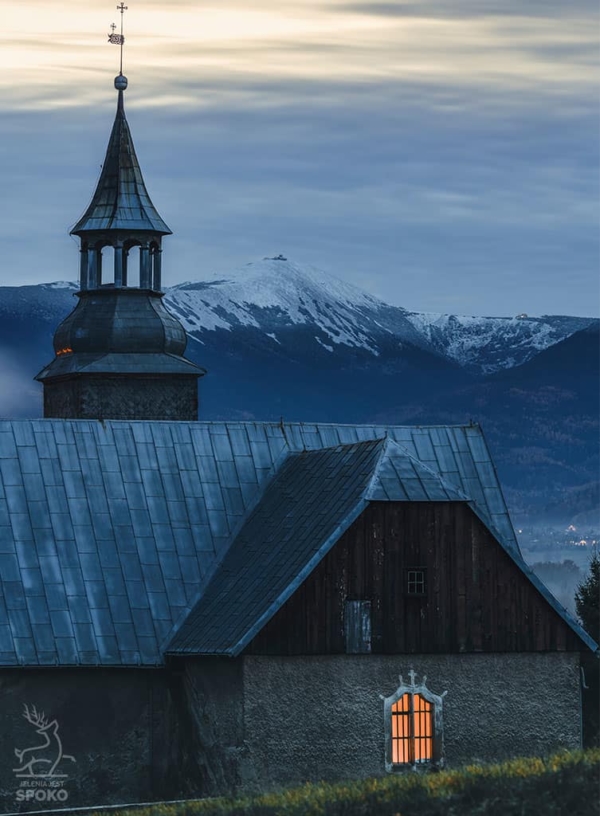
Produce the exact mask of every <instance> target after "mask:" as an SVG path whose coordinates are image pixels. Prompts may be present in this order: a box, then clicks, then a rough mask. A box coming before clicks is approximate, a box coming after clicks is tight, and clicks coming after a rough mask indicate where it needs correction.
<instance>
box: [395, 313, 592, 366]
mask: <svg viewBox="0 0 600 816" xmlns="http://www.w3.org/2000/svg"><path fill="white" fill-rule="evenodd" d="M407 317H408V319H409V320H410V322H411V323H412V325H413V326H414V327H415V329H417V331H419V333H420V334H421V335H422V336H423V338H424V339H426V340H427V341H428V342H429V343H431V345H432V346H433V347H434V348H435V349H437V350H438V351H440V352H442V353H444V354H445V355H446V356H448V357H450V358H451V359H452V360H455V361H456V362H457V363H459V365H461V366H463V367H465V368H470V369H472V370H474V371H477V372H480V373H483V374H492V373H494V372H495V371H500V370H501V369H506V368H513V367H514V366H518V365H521V364H523V363H525V362H527V361H528V360H530V359H531V358H532V357H534V356H535V355H536V354H537V353H538V352H540V351H543V350H544V349H547V348H549V347H550V346H552V345H554V344H555V343H558V342H560V341H561V340H564V339H565V338H567V337H570V336H571V335H572V334H574V333H575V332H577V331H580V330H581V329H584V328H587V327H588V326H590V325H592V324H594V323H597V320H595V319H594V318H584V317H562V316H555V317H528V316H527V315H518V316H517V317H512V318H511V317H469V316H467V315H448V314H430V313H426V312H421V313H418V312H413V313H409V314H407Z"/></svg>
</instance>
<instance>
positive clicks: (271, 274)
mask: <svg viewBox="0 0 600 816" xmlns="http://www.w3.org/2000/svg"><path fill="white" fill-rule="evenodd" d="M166 302H167V304H168V307H169V308H170V309H171V311H172V312H174V313H175V314H176V315H177V317H178V318H179V319H180V320H181V321H182V323H183V324H184V326H185V328H186V330H187V331H188V332H190V333H192V334H195V333H197V332H205V331H215V330H217V329H224V330H226V331H232V330H233V329H234V328H236V327H239V326H249V327H254V328H256V329H259V330H262V331H263V332H264V333H265V335H266V336H268V337H271V338H272V339H273V340H274V342H279V337H278V335H277V332H278V330H279V331H281V330H282V329H285V328H290V327H292V326H304V327H309V326H310V327H311V330H313V331H314V332H317V334H315V335H314V341H315V343H317V344H319V345H320V346H321V347H322V348H325V349H327V350H328V351H330V352H331V353H333V349H334V347H335V346H340V345H345V346H351V347H355V348H361V349H364V350H366V351H367V352H369V353H370V354H373V355H375V356H377V355H378V354H379V350H378V343H377V341H376V336H377V335H378V334H381V333H382V332H387V333H388V334H393V333H399V334H403V335H408V336H410V337H411V338H412V339H413V340H414V341H415V342H417V343H418V335H417V333H416V332H415V331H414V330H413V329H412V326H411V325H410V324H409V323H408V322H407V321H406V320H405V318H404V310H403V309H399V308H394V307H389V306H387V305H386V304H385V303H383V301H380V300H378V299H377V298H375V297H373V296H372V295H369V294H367V293H366V292H363V291H362V290H361V289H358V288H357V287H355V286H352V285H351V284H348V283H344V282H343V281H341V280H339V279H338V278H335V277H334V276H332V275H328V274H326V273H325V272H322V271H321V270H319V269H316V268H315V267H312V266H308V265H303V266H300V265H298V264H296V263H294V262H292V261H289V260H288V259H287V258H284V257H283V256H279V257H277V258H264V259H263V260H262V261H256V262H254V263H249V264H246V266H243V267H241V268H239V269H236V270H234V271H233V272H231V273H229V274H227V275H226V276H225V277H221V278H218V279H215V280H213V281H205V282H197V283H184V284H180V285H179V286H174V287H173V288H172V289H169V290H168V292H167V295H166Z"/></svg>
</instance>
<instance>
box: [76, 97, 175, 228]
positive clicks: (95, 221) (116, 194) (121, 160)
mask: <svg viewBox="0 0 600 816" xmlns="http://www.w3.org/2000/svg"><path fill="white" fill-rule="evenodd" d="M106 230H124V231H126V232H135V231H140V230H141V231H144V232H154V233H158V234H160V235H170V234H171V230H170V229H169V228H168V226H167V225H166V224H165V222H164V221H163V220H162V218H161V217H160V215H159V214H158V211H157V210H156V207H155V206H154V204H153V203H152V201H151V200H150V196H149V195H148V191H147V190H146V185H145V183H144V179H143V177H142V171H141V169H140V165H139V162H138V159H137V156H136V153H135V148H134V146H133V139H132V136H131V131H130V130H129V125H128V123H127V119H126V117H125V107H124V104H123V91H122V90H120V91H119V101H118V105H117V115H116V117H115V123H114V125H113V129H112V132H111V134H110V139H109V141H108V147H107V149H106V157H105V159H104V164H103V165H102V172H101V174H100V179H99V181H98V185H97V187H96V192H95V193H94V197H93V198H92V201H91V203H90V205H89V207H88V208H87V210H86V211H85V213H84V215H83V216H82V217H81V218H80V219H79V221H78V222H77V224H75V226H74V227H73V229H72V230H71V234H72V235H81V234H84V233H86V232H105V231H106Z"/></svg>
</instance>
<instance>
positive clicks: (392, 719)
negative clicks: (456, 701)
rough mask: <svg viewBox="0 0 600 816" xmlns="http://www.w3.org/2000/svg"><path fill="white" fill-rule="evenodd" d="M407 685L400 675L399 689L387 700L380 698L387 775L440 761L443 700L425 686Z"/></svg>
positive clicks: (412, 683)
mask: <svg viewBox="0 0 600 816" xmlns="http://www.w3.org/2000/svg"><path fill="white" fill-rule="evenodd" d="M409 676H410V683H409V684H406V683H405V682H404V680H403V679H402V675H400V686H399V687H398V689H397V690H396V692H395V693H394V694H392V696H391V697H385V698H383V701H384V718H385V739H386V746H385V767H386V770H388V771H394V770H400V769H402V768H406V767H411V766H412V767H415V766H417V765H428V764H429V765H439V764H441V763H442V758H443V719H442V705H443V698H444V696H445V694H446V692H444V694H442V695H441V696H439V695H437V694H433V692H431V691H429V689H428V688H427V686H426V685H425V683H426V681H427V678H426V677H423V680H422V681H421V683H419V684H417V683H416V682H415V679H416V675H415V673H414V671H412V670H411V671H410V673H409Z"/></svg>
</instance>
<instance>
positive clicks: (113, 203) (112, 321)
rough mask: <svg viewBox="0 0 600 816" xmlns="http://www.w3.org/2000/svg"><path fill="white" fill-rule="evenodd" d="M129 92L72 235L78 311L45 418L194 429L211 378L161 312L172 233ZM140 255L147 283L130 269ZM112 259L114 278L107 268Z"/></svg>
mask: <svg viewBox="0 0 600 816" xmlns="http://www.w3.org/2000/svg"><path fill="white" fill-rule="evenodd" d="M113 36H114V37H117V38H118V37H119V35H113ZM121 36H122V35H121ZM113 41H117V40H113ZM122 42H123V40H121V45H122ZM126 87H127V79H126V77H124V76H123V74H122V73H121V74H119V76H117V77H116V79H115V88H116V89H117V92H118V104H117V114H116V117H115V122H114V125H113V128H112V132H111V135H110V139H109V142H108V148H107V151H106V158H105V161H104V165H103V167H102V172H101V175H100V179H99V181H98V185H97V187H96V191H95V193H94V196H93V198H92V201H91V203H90V205H89V207H88V208H87V210H86V211H85V213H84V215H83V216H82V217H81V218H80V220H79V221H78V222H77V224H75V226H74V227H73V229H72V230H71V234H72V235H77V236H78V237H79V239H80V241H81V248H80V250H81V263H80V291H79V292H77V297H78V298H79V303H78V304H77V306H76V307H75V309H74V310H73V311H72V312H71V314H70V315H69V316H68V317H67V318H66V320H64V321H63V322H62V323H61V324H60V326H59V327H58V329H57V330H56V333H55V335H54V351H55V355H56V356H55V359H54V360H53V361H52V362H51V363H50V364H49V365H48V366H46V368H44V369H43V370H42V371H41V372H40V373H39V374H38V375H37V377H36V379H37V380H39V381H40V382H42V383H43V385H44V416H45V417H61V418H65V419H67V418H69V419H77V418H81V419H94V418H95V419H164V420H194V419H197V418H198V393H197V381H198V378H199V377H202V376H203V375H204V374H205V373H206V372H205V371H204V369H202V368H199V367H198V366H196V365H194V363H191V362H190V361H189V360H186V359H185V357H184V356H183V354H184V351H185V347H186V344H187V337H186V334H185V331H184V329H183V326H182V325H181V324H180V323H179V321H178V320H177V319H176V318H175V317H173V315H171V314H170V313H169V312H168V311H167V310H166V309H165V307H164V305H163V303H162V297H163V293H162V291H161V286H162V281H161V277H162V275H161V271H162V270H161V267H162V264H161V257H162V239H163V237H164V236H165V235H170V234H171V230H170V229H169V227H168V226H167V225H166V224H165V222H164V221H163V220H162V218H161V217H160V215H159V214H158V211H157V210H156V208H155V206H154V204H153V203H152V201H151V200H150V196H149V195H148V191H147V190H146V185H145V183H144V179H143V177H142V171H141V170H140V165H139V162H138V159H137V156H136V153H135V149H134V146H133V139H132V137H131V131H130V129H129V125H128V123H127V119H126V117H125V108H124V103H123V93H124V91H125V89H126ZM135 247H139V275H136V270H135V269H130V268H129V266H130V264H129V259H130V253H131V251H132V250H133V249H134V248H135ZM111 250H112V254H113V265H112V266H113V268H112V271H111V269H110V268H109V266H108V264H107V265H106V267H104V266H103V261H104V260H106V256H109V255H110V253H111Z"/></svg>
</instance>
